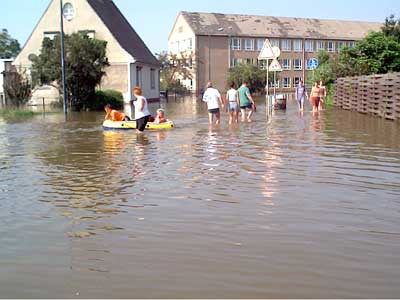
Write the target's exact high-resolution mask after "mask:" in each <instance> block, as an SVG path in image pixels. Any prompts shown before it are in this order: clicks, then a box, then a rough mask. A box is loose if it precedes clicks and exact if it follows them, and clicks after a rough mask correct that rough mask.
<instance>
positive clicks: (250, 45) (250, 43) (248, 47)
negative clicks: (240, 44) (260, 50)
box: [244, 39, 254, 51]
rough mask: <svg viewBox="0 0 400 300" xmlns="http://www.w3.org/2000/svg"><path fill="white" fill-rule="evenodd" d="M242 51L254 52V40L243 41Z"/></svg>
mask: <svg viewBox="0 0 400 300" xmlns="http://www.w3.org/2000/svg"><path fill="white" fill-rule="evenodd" d="M244 50H246V51H254V40H253V39H245V40H244Z"/></svg>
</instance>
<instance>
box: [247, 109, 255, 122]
mask: <svg viewBox="0 0 400 300" xmlns="http://www.w3.org/2000/svg"><path fill="white" fill-rule="evenodd" d="M253 113H254V110H253V109H251V110H250V111H249V114H248V115H247V122H249V123H250V122H252V120H251V117H252V116H253Z"/></svg>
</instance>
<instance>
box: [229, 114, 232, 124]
mask: <svg viewBox="0 0 400 300" xmlns="http://www.w3.org/2000/svg"><path fill="white" fill-rule="evenodd" d="M232 123H233V112H229V125H232Z"/></svg>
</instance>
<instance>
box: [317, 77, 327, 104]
mask: <svg viewBox="0 0 400 300" xmlns="http://www.w3.org/2000/svg"><path fill="white" fill-rule="evenodd" d="M325 98H326V86H325V84H324V81H323V80H321V81H320V82H319V110H321V109H324V108H325Z"/></svg>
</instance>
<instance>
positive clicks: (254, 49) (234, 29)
mask: <svg viewBox="0 0 400 300" xmlns="http://www.w3.org/2000/svg"><path fill="white" fill-rule="evenodd" d="M381 26H382V24H381V23H372V22H355V21H337V20H318V19H301V18H277V17H266V16H247V15H228V14H215V13H197V12H180V13H179V15H178V17H177V19H176V22H175V24H174V26H173V28H172V31H171V33H170V36H169V40H168V50H169V52H171V53H174V54H178V53H182V54H184V55H187V57H190V56H191V57H193V58H194V59H193V63H191V64H188V66H189V68H190V70H191V74H192V76H191V77H192V78H186V79H183V78H182V81H181V82H182V84H183V85H185V86H186V87H187V88H188V89H190V90H192V91H193V92H197V93H199V92H201V91H202V90H204V87H205V85H206V83H207V81H209V80H211V81H212V82H213V83H214V86H216V87H217V88H218V89H221V90H223V89H225V88H226V87H227V78H228V72H229V69H230V68H231V67H233V66H236V65H238V64H241V63H245V64H254V65H258V66H259V67H260V68H263V67H265V66H263V62H258V60H257V58H258V55H259V53H260V51H261V49H262V47H263V45H264V42H265V39H269V40H270V42H271V44H272V46H278V47H279V48H280V49H281V56H280V58H279V61H280V64H281V66H282V69H283V71H282V72H279V73H280V74H279V76H278V77H277V78H278V79H277V81H276V83H275V84H276V87H277V88H278V90H279V91H282V92H285V91H290V90H292V89H293V87H294V86H295V85H296V84H297V83H298V81H299V80H300V79H303V78H307V74H308V72H309V71H310V70H308V68H307V65H308V60H309V59H310V58H316V57H317V55H318V51H320V50H326V51H327V52H328V53H330V54H335V53H338V52H339V51H340V49H341V48H342V47H344V46H348V47H353V46H354V44H355V42H356V41H358V40H360V39H362V38H363V37H365V36H366V35H367V34H368V33H369V32H371V31H378V30H380V28H381ZM271 85H273V83H271Z"/></svg>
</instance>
